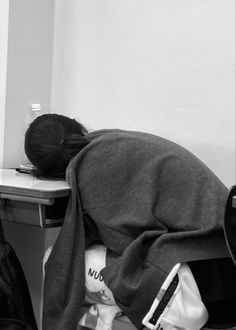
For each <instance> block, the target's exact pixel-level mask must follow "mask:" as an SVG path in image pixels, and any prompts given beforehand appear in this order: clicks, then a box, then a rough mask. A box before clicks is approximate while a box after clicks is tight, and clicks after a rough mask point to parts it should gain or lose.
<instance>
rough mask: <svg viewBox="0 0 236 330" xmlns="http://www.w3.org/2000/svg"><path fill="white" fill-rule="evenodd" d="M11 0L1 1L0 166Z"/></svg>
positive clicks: (1, 162)
mask: <svg viewBox="0 0 236 330" xmlns="http://www.w3.org/2000/svg"><path fill="white" fill-rule="evenodd" d="M8 13H9V0H1V2H0V168H2V166H3V147H4V128H5V102H6V76H7V40H8Z"/></svg>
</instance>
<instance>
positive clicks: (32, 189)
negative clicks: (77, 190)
mask: <svg viewBox="0 0 236 330" xmlns="http://www.w3.org/2000/svg"><path fill="white" fill-rule="evenodd" d="M1 193H5V194H18V195H21V196H31V197H38V198H56V197H64V196H68V195H70V187H69V186H68V184H67V182H66V181H65V180H58V179H57V180H44V179H38V178H36V177H34V176H32V175H31V174H24V173H19V172H17V171H15V170H14V169H0V196H1Z"/></svg>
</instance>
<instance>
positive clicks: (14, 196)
mask: <svg viewBox="0 0 236 330" xmlns="http://www.w3.org/2000/svg"><path fill="white" fill-rule="evenodd" d="M69 196H70V188H69V186H68V185H67V183H66V182H65V181H64V180H41V179H38V178H36V177H33V176H32V175H30V174H23V173H18V172H16V171H15V170H14V169H0V217H1V219H2V220H4V221H3V228H4V233H5V236H6V239H7V240H8V241H9V242H10V243H11V245H12V246H13V248H14V250H15V252H16V254H17V255H18V258H19V260H20V262H21V264H22V267H23V270H24V273H25V276H26V279H27V282H28V285H29V289H30V293H31V298H32V303H33V308H34V312H35V317H36V320H37V323H38V325H39V329H40V328H41V326H40V324H41V315H42V291H43V275H42V260H43V256H44V253H45V251H46V249H47V248H48V247H49V246H50V245H52V244H54V242H55V240H56V238H57V235H58V233H59V231H60V226H61V224H62V222H63V219H64V215H65V211H66V208H67V203H68V199H69Z"/></svg>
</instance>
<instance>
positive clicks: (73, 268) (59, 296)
mask: <svg viewBox="0 0 236 330" xmlns="http://www.w3.org/2000/svg"><path fill="white" fill-rule="evenodd" d="M88 137H89V138H90V143H89V144H88V145H87V146H86V147H84V149H83V150H82V151H80V152H79V153H78V154H77V155H76V156H75V158H74V159H73V160H72V161H71V163H70V164H69V166H68V169H67V180H68V182H69V184H70V186H71V198H70V201H69V204H68V208H67V212H66V215H65V220H64V224H63V227H62V229H61V231H60V235H59V237H58V239H57V241H56V243H55V246H54V249H53V251H52V253H51V255H50V258H49V260H48V263H47V265H46V277H45V286H44V311H43V330H65V329H66V330H75V329H76V326H77V322H78V320H79V318H80V316H81V305H82V303H83V296H84V253H85V247H86V246H87V245H88V244H90V243H92V242H93V241H99V240H100V242H101V243H103V244H104V245H105V246H107V249H108V252H107V260H106V268H104V269H103V271H102V275H103V278H104V280H105V283H106V284H107V286H108V287H109V288H110V289H111V290H112V292H113V295H114V298H115V301H116V303H117V305H118V306H119V307H120V308H121V310H122V311H123V312H124V313H125V314H126V315H127V316H128V318H129V319H130V320H131V322H132V323H133V324H134V325H135V326H136V328H137V329H140V328H141V327H142V320H143V317H144V316H145V315H146V314H147V312H148V311H149V309H150V306H151V305H152V302H153V300H154V298H155V297H156V295H157V293H158V291H159V289H160V287H161V285H162V283H163V282H164V280H165V279H166V277H167V275H168V273H169V272H170V270H171V269H172V268H173V266H174V265H175V264H177V263H179V262H180V263H181V262H187V261H191V260H200V259H210V258H221V257H225V256H227V257H228V256H229V253H228V251H227V247H226V244H225V241H224V235H223V230H222V226H223V216H224V208H225V202H226V199H227V194H228V190H227V188H226V187H225V186H224V185H223V184H222V183H221V181H220V180H219V179H218V178H217V177H216V176H215V175H214V174H213V173H212V172H211V171H210V170H209V169H208V168H207V167H206V166H205V165H204V164H203V163H202V162H201V161H200V160H199V159H198V158H196V157H195V156H193V155H192V154H191V153H190V152H188V151H187V150H185V149H184V148H182V147H180V146H178V145H177V144H175V143H172V142H170V141H168V140H165V139H163V138H160V137H158V136H155V135H152V134H146V133H139V132H131V131H123V130H101V131H95V132H92V133H89V134H88ZM89 223H90V225H89Z"/></svg>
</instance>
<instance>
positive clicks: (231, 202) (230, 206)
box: [224, 185, 236, 265]
mask: <svg viewBox="0 0 236 330" xmlns="http://www.w3.org/2000/svg"><path fill="white" fill-rule="evenodd" d="M224 233H225V239H226V243H227V246H228V249H229V251H230V254H231V257H232V259H233V262H234V264H235V265H236V185H235V186H233V187H232V188H231V189H230V191H229V195H228V199H227V203H226V208H225V217H224Z"/></svg>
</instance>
